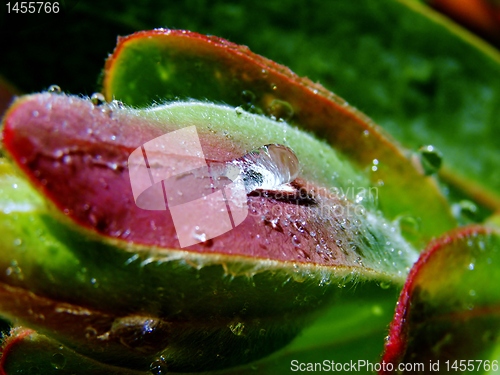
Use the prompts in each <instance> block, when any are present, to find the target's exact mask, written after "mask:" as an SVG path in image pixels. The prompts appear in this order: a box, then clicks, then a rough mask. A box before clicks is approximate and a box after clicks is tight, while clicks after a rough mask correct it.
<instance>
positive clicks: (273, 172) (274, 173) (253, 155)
mask: <svg viewBox="0 0 500 375" xmlns="http://www.w3.org/2000/svg"><path fill="white" fill-rule="evenodd" d="M232 163H233V164H234V165H236V166H238V167H239V169H240V171H241V174H242V175H243V181H244V184H245V189H246V191H247V192H251V191H254V190H257V189H262V190H274V189H276V188H278V187H279V186H280V185H284V184H287V183H289V182H292V181H293V180H295V178H296V177H297V175H298V174H299V160H298V159H297V156H296V155H295V153H294V152H293V151H292V150H291V149H290V148H288V147H286V146H283V145H278V144H271V145H266V146H263V147H261V148H259V149H258V150H255V151H252V152H250V153H248V154H246V155H244V156H243V157H241V158H239V159H237V160H235V161H233V162H232Z"/></svg>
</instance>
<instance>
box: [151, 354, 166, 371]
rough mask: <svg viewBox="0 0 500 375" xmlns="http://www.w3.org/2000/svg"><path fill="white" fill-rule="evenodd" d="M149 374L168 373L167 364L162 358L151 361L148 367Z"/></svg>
mask: <svg viewBox="0 0 500 375" xmlns="http://www.w3.org/2000/svg"><path fill="white" fill-rule="evenodd" d="M149 372H150V373H151V375H165V374H166V373H167V372H168V369H167V364H166V363H165V360H164V359H163V358H161V357H160V358H159V359H157V360H155V361H153V362H152V363H151V364H150V365H149Z"/></svg>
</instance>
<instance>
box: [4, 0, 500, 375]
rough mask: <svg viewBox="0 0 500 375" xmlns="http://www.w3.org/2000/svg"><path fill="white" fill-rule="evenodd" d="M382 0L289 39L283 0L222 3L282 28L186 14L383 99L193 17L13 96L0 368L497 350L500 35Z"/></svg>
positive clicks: (56, 369)
mask: <svg viewBox="0 0 500 375" xmlns="http://www.w3.org/2000/svg"><path fill="white" fill-rule="evenodd" d="M382 3H383V4H384V7H382V5H381V4H382ZM266 4H267V3H266ZM295 5H297V4H295ZM363 5H364V6H362V7H361V8H358V7H355V6H353V5H352V4H350V3H348V2H347V1H336V2H332V3H331V4H316V6H315V7H312V8H311V10H310V11H311V12H312V14H313V15H314V16H313V17H314V19H315V21H316V23H314V24H310V25H307V26H304V27H303V29H300V30H299V31H300V33H299V32H297V35H295V34H294V35H293V40H294V41H295V43H294V44H293V46H291V47H290V46H289V47H287V46H286V43H285V42H284V39H283V38H284V35H286V32H285V31H284V30H286V28H285V27H284V26H280V24H279V23H277V24H275V23H273V22H271V21H272V19H273V15H276V14H292V13H293V11H292V10H291V9H292V8H290V9H281V6H280V7H279V6H278V3H276V4H275V3H274V2H271V3H269V4H267V5H265V4H264V3H262V4H260V3H259V2H258V3H257V5H256V7H254V8H251V7H250V6H248V5H241V7H240V6H239V5H238V6H237V5H234V8H231V6H229V5H228V4H225V3H217V5H214V6H213V8H210V9H211V10H210V11H211V12H214V14H215V13H217V9H218V11H219V12H222V9H225V11H227V12H229V10H230V9H232V11H234V12H238V11H239V12H244V13H245V17H244V18H243V19H245V20H246V21H245V22H248V19H251V17H250V15H251V14H255V15H259V14H260V13H262V14H264V15H265V16H263V17H262V19H259V20H258V21H256V22H257V23H258V24H259V25H260V24H261V23H263V24H266V25H268V27H266V28H264V27H262V28H260V29H259V30H260V31H261V32H262V34H263V35H255V34H254V33H250V34H252V35H250V34H249V33H248V31H247V29H245V28H244V27H242V26H238V27H235V26H234V25H232V26H226V25H224V24H222V25H217V27H215V26H212V29H211V28H210V27H207V26H206V25H205V24H204V23H203V20H208V19H210V17H208V15H206V14H202V13H203V12H201V10H199V13H196V14H193V16H192V17H191V18H189V19H188V21H189V22H188V21H186V23H188V24H189V23H191V24H189V25H186V27H190V28H191V29H198V30H199V31H202V32H205V33H208V31H207V30H206V29H207V28H208V30H218V31H220V32H221V35H222V34H225V33H227V32H228V30H231V31H232V32H233V33H234V34H235V39H237V40H239V41H240V42H241V43H243V42H246V41H248V44H249V45H251V46H252V49H253V46H255V47H256V48H258V49H260V50H262V51H263V53H264V52H269V56H271V57H274V58H279V57H280V56H281V58H279V59H280V60H286V61H289V62H291V63H290V64H289V65H290V66H292V67H293V69H294V70H297V71H300V72H304V73H305V74H308V75H315V76H316V77H317V78H320V79H321V81H322V82H323V83H324V85H325V86H327V87H329V88H332V89H333V90H334V91H336V92H337V90H336V88H337V87H338V92H341V93H342V95H343V96H344V97H345V98H347V99H349V100H350V96H352V97H353V98H354V99H356V105H357V106H359V107H360V108H361V109H363V110H365V111H366V112H367V114H368V115H371V116H373V118H375V119H376V122H375V121H374V120H372V119H371V118H369V117H368V116H366V115H365V114H363V113H362V112H361V111H359V110H358V109H356V108H355V107H354V106H352V105H350V104H349V103H347V102H346V101H345V100H344V99H342V98H340V97H339V96H337V95H336V94H334V93H332V92H331V91H329V90H328V89H327V88H325V87H324V86H322V85H321V84H319V83H315V82H313V81H312V80H310V79H308V78H302V77H300V76H298V75H297V74H295V73H293V72H292V71H291V70H290V69H289V68H287V67H285V66H283V65H280V64H278V63H276V62H273V61H271V60H268V59H267V58H265V57H263V56H261V55H258V54H255V53H253V52H251V51H250V49H249V48H248V47H246V46H244V45H241V44H234V43H232V42H229V41H228V40H225V39H222V38H220V37H215V36H207V35H203V34H200V33H197V32H194V31H187V30H179V29H154V30H148V31H140V32H136V33H133V34H131V35H129V36H126V37H120V38H119V40H118V44H117V46H116V48H115V50H114V52H113V53H112V54H111V55H109V57H108V58H107V60H106V64H105V68H104V71H103V74H102V80H101V89H100V92H99V93H96V94H93V95H91V96H82V95H80V96H76V95H72V94H69V93H64V92H62V90H61V89H60V88H59V87H58V86H51V87H50V88H49V89H47V90H44V92H40V93H34V94H29V95H23V96H19V97H18V98H16V99H15V100H14V101H13V102H12V103H11V104H10V106H9V108H8V109H7V110H6V111H5V113H4V116H3V121H2V127H1V134H2V138H1V140H2V144H1V148H0V192H1V195H0V233H1V234H2V240H1V243H2V250H3V251H2V253H1V255H0V270H3V271H2V272H0V315H1V316H2V317H3V318H4V319H5V321H6V323H5V324H6V325H8V327H9V328H8V329H7V330H6V332H5V334H4V339H3V354H2V357H1V360H0V373H5V374H16V373H33V374H34V373H40V374H52V373H53V374H66V373H67V374H80V373H81V374H83V373H85V374H151V373H152V374H164V373H167V372H172V373H192V372H214V373H217V374H229V373H241V374H246V373H254V372H255V370H258V371H259V373H269V374H270V373H287V372H296V371H312V370H318V368H321V369H322V370H324V371H326V370H328V369H330V370H335V371H338V372H342V371H344V372H349V371H351V370H352V369H353V368H354V369H356V370H359V371H361V372H365V373H372V372H373V371H376V372H379V373H380V374H385V373H392V372H393V371H398V370H401V371H400V372H411V371H412V370H416V369H417V367H418V366H424V368H423V370H424V372H426V371H427V372H429V371H442V372H446V371H462V372H464V371H471V370H474V371H479V372H482V373H488V372H492V371H493V372H494V371H497V370H498V353H497V347H498V344H497V341H498V328H499V321H498V319H497V315H498V314H497V303H498V300H499V297H500V296H499V292H498V287H497V285H498V280H497V279H499V278H500V273H499V272H498V270H497V269H496V264H497V260H498V259H497V258H498V257H499V251H500V229H499V219H498V214H497V215H496V216H495V212H498V210H499V207H500V196H499V193H498V192H499V191H500V176H499V174H498V173H496V168H497V165H498V161H499V159H500V152H499V147H498V146H499V144H498V138H497V137H496V134H497V133H498V128H499V126H500V123H499V120H498V119H499V118H500V116H499V115H500V113H499V111H500V110H499V108H500V106H498V104H499V103H498V102H499V100H500V83H499V82H497V81H494V80H492V77H494V76H495V74H497V73H499V71H500V65H499V62H500V54H499V53H498V51H496V50H494V49H493V48H491V47H489V46H487V45H485V44H482V42H479V41H477V40H475V39H473V37H472V36H470V35H469V34H466V32H465V31H462V30H460V29H457V27H456V26H454V25H451V24H449V23H448V21H443V20H442V19H440V18H438V17H437V16H436V15H435V14H433V13H432V12H430V11H429V10H428V9H427V8H425V7H424V6H423V5H420V4H419V3H415V2H411V1H408V2H406V1H405V2H400V1H393V0H385V1H383V2H381V3H380V4H377V5H375V4H373V3H370V2H368V1H366V2H363ZM79 6H81V7H82V9H87V8H86V6H87V5H85V3H83V4H81V5H79ZM200 6H202V5H200ZM290 6H291V5H290ZM297 6H298V5H297ZM274 7H276V8H274ZM76 9H78V6H77V7H76V8H75V11H76ZM131 9H133V7H132V8H129V9H128V10H127V12H130V13H129V14H133V12H132V10H131ZM203 9H204V8H203ZM259 9H260V10H259ZM263 9H265V11H263ZM326 10H330V11H334V17H333V18H334V19H338V20H339V24H338V25H336V26H335V27H333V26H331V25H330V22H331V20H329V19H324V17H322V15H324V14H323V13H325V12H326ZM171 13H172V12H171ZM174 13H175V12H174ZM104 14H106V13H104ZM176 14H181V13H176ZM325 14H326V13H325ZM137 17H138V19H140V13H138V15H137ZM221 17H222V16H221ZM266 17H269V19H268V18H266ZM118 18H119V17H118ZM222 18H223V17H222ZM299 18H300V19H302V20H303V21H304V20H306V17H305V16H304V15H301V16H300V17H299ZM390 20H392V21H394V20H397V21H398V24H397V28H396V31H394V30H393V27H392V25H391V26H389V25H387V23H388V22H389V21H390ZM340 21H342V22H340ZM172 22H173V21H172ZM304 22H305V21H304ZM197 25H198V26H197ZM245 25H246V24H245ZM282 25H286V23H283V24H282ZM325 25H326V26H325ZM322 26H325V28H326V29H325V30H324V31H323V30H322V29H321V27H322ZM377 26H380V27H381V28H380V30H378V29H377ZM382 26H383V27H382ZM226 27H227V29H226ZM320 29H321V30H320ZM346 30H352V32H353V33H354V35H357V36H358V38H359V39H358V41H359V45H358V46H357V47H355V46H353V45H352V44H351V43H350V42H349V41H348V40H345V39H343V38H341V36H343V35H344V36H345V35H346V33H349V32H350V31H349V32H347V31H346ZM374 30H378V31H377V32H374ZM420 30H421V33H420V34H419V33H417V31H420ZM371 31H373V33H370V32H371ZM328 32H331V36H328V35H330V34H328ZM429 35H431V36H432V37H433V38H435V40H436V41H435V43H434V44H433V43H431V44H429V41H428V40H425V37H426V36H429ZM245 38H248V39H245ZM280 38H281V39H280ZM302 38H304V39H305V40H307V43H306V44H300V43H298V42H297V41H298V40H301V39H302ZM405 38H407V39H405ZM273 40H281V41H282V42H283V43H280V45H279V46H278V48H276V50H274V49H273V48H271V46H274V45H275V44H276V43H274V44H273V43H271V44H266V43H268V42H269V41H271V42H272V41H273ZM250 42H251V43H250ZM287 48H288V49H287ZM343 51H344V52H345V51H350V56H351V57H350V58H347V59H345V60H342V59H340V58H339V54H341V53H342V52H343ZM294 56H295V57H297V61H296V62H292V60H291V57H294ZM287 59H288V60H287ZM352 59H354V60H356V59H358V60H357V61H353V60H352ZM375 59H377V60H380V61H376V62H373V60H375ZM371 66H372V69H367V68H369V67H371ZM478 66H480V68H478ZM383 77H386V80H384V79H383ZM358 84H359V87H354V86H357V85H358ZM2 87H3V88H4V89H5V91H6V92H9V91H12V89H11V88H9V87H7V86H6V85H3V86H2ZM379 124H380V125H379ZM189 129H190V130H189ZM194 129H195V130H194ZM191 131H193V132H194V133H192V132H191ZM188 132H191V133H189V134H191V135H193V134H195V135H196V137H195V138H190V139H189V140H187V139H185V138H179V137H180V136H177V135H179V134H183V135H184V136H185V135H186V134H188ZM174 134H177V135H176V136H174ZM165 136H169V137H171V138H169V139H173V140H174V141H172V142H173V143H169V144H168V147H167V146H165V145H166V144H164V143H161V142H160V141H159V140H160V139H162V140H164V139H166V138H164V137H165ZM176 137H177V138H176ZM193 139H194V141H193ZM155 140H156V141H155ZM191 141H193V142H191ZM162 142H163V141H162ZM190 142H191V143H190ZM177 147H179V148H177ZM180 149H182V150H188V151H189V152H188V151H186V152H185V153H182V152H181V153H179V151H178V150H180ZM193 150H195V151H196V152H194V151H193ZM199 150H202V152H200V151H199ZM183 152H184V151H183ZM200 163H201V164H200ZM166 166H168V167H166ZM193 166H201V167H200V168H198V169H196V170H195V172H192V171H191V170H194V167H193ZM169 168H170V169H169ZM188 172H189V173H188ZM169 173H170V174H173V175H177V177H175V178H174V179H170V180H168V179H167V178H165V177H164V176H165V175H166V174H169ZM181 173H183V174H181ZM140 176H142V177H144V179H145V180H141V181H140V183H138V184H137V183H135V182H134V181H135V180H134V179H135V178H139V177H140ZM179 176H180V177H179ZM142 177H141V178H142ZM169 181H170V182H169ZM172 181H173V182H172ZM179 181H180V182H179ZM179 184H180V185H179ZM179 186H180V187H179ZM148 189H149V190H148ZM139 190H140V191H139ZM145 191H147V192H148V193H147V194H145V193H144V192H145ZM141 194H142V195H141ZM215 196H217V198H213V197H215ZM211 197H212V198H211ZM197 199H198V200H197ZM194 201H196V202H198V203H197V204H198V206H196V207H197V208H196V209H194V207H195V206H194V205H193V204H192V203H193V202H194ZM158 202H159V203H158ZM200 207H201V208H200ZM228 213H229V215H228ZM238 215H239V216H238ZM180 218H182V220H181V219H180ZM198 223H203V225H205V224H206V225H207V226H203V225H202V224H198ZM186 238H187V239H188V240H187V242H186ZM398 294H399V300H397V298H398ZM394 310H395V312H394ZM393 315H394V316H393ZM391 318H392V323H390V321H391ZM389 323H390V327H389ZM384 337H386V339H385V340H384ZM315 366H316V367H315ZM318 366H319V367H318ZM346 366H347V367H346ZM349 366H350V367H349ZM353 366H354V367H353ZM401 366H403V367H401ZM411 366H413V368H411ZM431 366H434V367H431ZM436 366H437V367H436Z"/></svg>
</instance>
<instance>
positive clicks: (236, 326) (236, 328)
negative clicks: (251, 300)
mask: <svg viewBox="0 0 500 375" xmlns="http://www.w3.org/2000/svg"><path fill="white" fill-rule="evenodd" d="M228 327H229V329H230V330H231V332H232V333H233V334H234V335H235V336H242V335H243V334H244V331H245V323H242V322H237V323H231V324H229V326H228Z"/></svg>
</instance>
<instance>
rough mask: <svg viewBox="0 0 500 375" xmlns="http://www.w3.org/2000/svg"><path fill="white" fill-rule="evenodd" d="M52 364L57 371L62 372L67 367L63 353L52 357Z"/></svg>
mask: <svg viewBox="0 0 500 375" xmlns="http://www.w3.org/2000/svg"><path fill="white" fill-rule="evenodd" d="M50 364H51V365H52V367H54V368H55V369H56V370H61V369H63V368H64V366H66V357H65V356H64V355H63V354H62V353H55V354H53V355H52V359H51V361H50Z"/></svg>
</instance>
